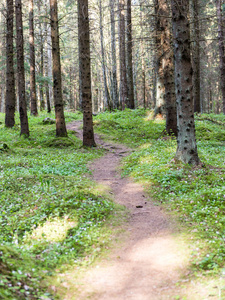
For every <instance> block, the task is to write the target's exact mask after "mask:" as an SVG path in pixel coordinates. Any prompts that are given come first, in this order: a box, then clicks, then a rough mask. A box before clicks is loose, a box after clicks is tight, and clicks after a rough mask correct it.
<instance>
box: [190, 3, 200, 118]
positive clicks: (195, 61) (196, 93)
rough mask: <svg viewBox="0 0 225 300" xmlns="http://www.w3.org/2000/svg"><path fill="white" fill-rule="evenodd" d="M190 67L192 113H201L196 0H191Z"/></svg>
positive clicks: (197, 8) (197, 9)
mask: <svg viewBox="0 0 225 300" xmlns="http://www.w3.org/2000/svg"><path fill="white" fill-rule="evenodd" d="M191 4H192V11H191V15H192V22H193V28H192V32H193V34H192V39H193V42H192V67H193V98H194V111H195V112H198V113H200V112H201V95H200V28H199V4H198V0H192V1H191Z"/></svg>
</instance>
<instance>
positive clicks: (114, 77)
mask: <svg viewBox="0 0 225 300" xmlns="http://www.w3.org/2000/svg"><path fill="white" fill-rule="evenodd" d="M110 20H111V51H112V93H111V94H112V102H113V108H117V109H118V108H119V98H118V82H117V63H116V33H115V32H116V30H115V1H114V0H110Z"/></svg>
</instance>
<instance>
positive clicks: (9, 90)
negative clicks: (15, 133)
mask: <svg viewBox="0 0 225 300" xmlns="http://www.w3.org/2000/svg"><path fill="white" fill-rule="evenodd" d="M13 15H14V8H13V0H7V17H6V18H7V19H6V21H7V32H6V65H7V70H6V103H5V126H6V127H10V128H12V127H13V126H14V125H15V106H16V92H15V76H14V62H13V57H14V55H13Z"/></svg>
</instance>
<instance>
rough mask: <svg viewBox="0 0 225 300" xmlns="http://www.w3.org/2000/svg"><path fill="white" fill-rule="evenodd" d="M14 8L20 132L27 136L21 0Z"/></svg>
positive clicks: (17, 1) (16, 2)
mask: <svg viewBox="0 0 225 300" xmlns="http://www.w3.org/2000/svg"><path fill="white" fill-rule="evenodd" d="M15 8H16V49H17V78H18V95H19V113H20V134H21V135H24V136H29V125H28V118H27V105H26V98H25V73H24V49H23V45H24V42H23V20H22V3H21V0H16V1H15Z"/></svg>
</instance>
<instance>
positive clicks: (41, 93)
mask: <svg viewBox="0 0 225 300" xmlns="http://www.w3.org/2000/svg"><path fill="white" fill-rule="evenodd" d="M37 4H38V12H39V38H40V40H39V43H40V44H39V49H40V50H39V51H40V53H39V55H40V64H39V74H40V77H41V80H40V82H39V96H40V110H41V111H43V110H45V100H44V84H43V82H44V81H43V78H44V37H43V23H42V19H41V14H42V11H41V5H42V3H41V1H38V3H37Z"/></svg>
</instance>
